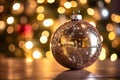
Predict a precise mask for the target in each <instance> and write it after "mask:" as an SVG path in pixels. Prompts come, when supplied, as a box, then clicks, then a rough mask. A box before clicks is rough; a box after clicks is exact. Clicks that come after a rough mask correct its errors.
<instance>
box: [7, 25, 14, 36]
mask: <svg viewBox="0 0 120 80" xmlns="http://www.w3.org/2000/svg"><path fill="white" fill-rule="evenodd" d="M13 31H14V28H13V26H9V27H8V28H7V33H8V34H12V33H13Z"/></svg>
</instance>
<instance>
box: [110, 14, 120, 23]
mask: <svg viewBox="0 0 120 80" xmlns="http://www.w3.org/2000/svg"><path fill="white" fill-rule="evenodd" d="M111 19H112V21H114V22H116V23H120V16H119V15H116V14H112V15H111Z"/></svg>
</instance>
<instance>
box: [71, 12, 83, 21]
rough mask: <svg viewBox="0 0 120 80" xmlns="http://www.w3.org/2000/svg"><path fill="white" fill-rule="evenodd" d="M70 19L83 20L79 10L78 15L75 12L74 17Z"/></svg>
mask: <svg viewBox="0 0 120 80" xmlns="http://www.w3.org/2000/svg"><path fill="white" fill-rule="evenodd" d="M70 19H71V20H72V21H78V20H82V15H80V10H78V13H77V14H76V13H75V12H74V11H73V15H71V16H70Z"/></svg>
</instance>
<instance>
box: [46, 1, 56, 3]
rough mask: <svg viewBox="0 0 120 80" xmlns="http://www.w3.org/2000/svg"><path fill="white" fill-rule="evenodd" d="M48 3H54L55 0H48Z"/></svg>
mask: <svg viewBox="0 0 120 80" xmlns="http://www.w3.org/2000/svg"><path fill="white" fill-rule="evenodd" d="M47 2H48V3H54V2H55V0H47Z"/></svg>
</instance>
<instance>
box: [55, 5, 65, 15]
mask: <svg viewBox="0 0 120 80" xmlns="http://www.w3.org/2000/svg"><path fill="white" fill-rule="evenodd" d="M57 11H58V13H60V14H63V13H65V8H64V7H59V8H58V9H57Z"/></svg>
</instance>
